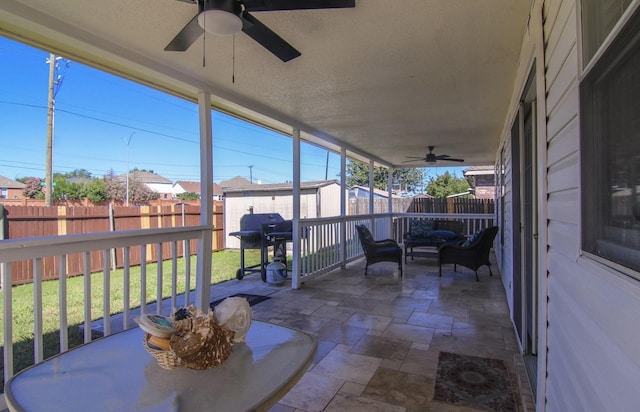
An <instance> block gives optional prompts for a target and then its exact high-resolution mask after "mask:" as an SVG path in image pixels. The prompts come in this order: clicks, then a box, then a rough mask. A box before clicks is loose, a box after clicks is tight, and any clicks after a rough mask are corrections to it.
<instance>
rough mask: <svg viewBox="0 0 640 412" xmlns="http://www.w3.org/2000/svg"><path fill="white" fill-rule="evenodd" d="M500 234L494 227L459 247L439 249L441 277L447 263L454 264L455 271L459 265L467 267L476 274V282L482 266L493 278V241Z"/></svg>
mask: <svg viewBox="0 0 640 412" xmlns="http://www.w3.org/2000/svg"><path fill="white" fill-rule="evenodd" d="M497 233H498V227H497V226H493V227H490V228H486V229H483V230H481V231H480V232H478V233H476V234H475V235H474V236H473V237H471V238H470V239H469V240H467V241H466V242H464V243H461V244H458V245H452V244H444V245H442V246H440V249H438V267H439V271H440V276H442V265H443V264H445V263H453V270H454V271H455V270H456V267H457V265H462V266H464V267H467V268H469V269H471V270H473V271H474V272H476V280H477V281H480V278H479V277H478V268H479V267H481V266H484V265H486V266H488V267H489V275H490V276H493V272H492V271H491V262H489V252H490V251H491V246H492V245H493V239H494V238H495V237H496V234H497Z"/></svg>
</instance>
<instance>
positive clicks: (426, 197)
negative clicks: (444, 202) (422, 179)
mask: <svg viewBox="0 0 640 412" xmlns="http://www.w3.org/2000/svg"><path fill="white" fill-rule="evenodd" d="M413 198H414V199H433V196H431V195H430V194H428V193H420V194H419V195H415V196H414V197H413Z"/></svg>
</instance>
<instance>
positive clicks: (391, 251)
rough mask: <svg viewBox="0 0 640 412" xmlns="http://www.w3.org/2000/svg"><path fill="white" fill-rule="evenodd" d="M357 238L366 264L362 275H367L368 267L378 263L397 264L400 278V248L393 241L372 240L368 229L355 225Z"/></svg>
mask: <svg viewBox="0 0 640 412" xmlns="http://www.w3.org/2000/svg"><path fill="white" fill-rule="evenodd" d="M356 230H357V232H358V238H359V239H360V244H361V245H362V249H363V250H364V255H365V257H366V260H367V263H366V266H365V267H364V274H365V276H366V275H367V270H368V269H369V265H373V264H374V263H379V262H397V263H398V270H400V276H402V248H401V247H400V245H398V243H397V242H396V241H395V240H393V239H385V240H374V239H373V236H372V235H371V232H370V231H369V229H368V228H367V227H366V226H364V225H356Z"/></svg>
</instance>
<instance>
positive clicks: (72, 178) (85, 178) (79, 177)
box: [66, 176, 91, 185]
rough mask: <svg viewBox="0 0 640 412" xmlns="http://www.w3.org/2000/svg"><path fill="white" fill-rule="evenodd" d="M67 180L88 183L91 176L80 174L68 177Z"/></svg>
mask: <svg viewBox="0 0 640 412" xmlns="http://www.w3.org/2000/svg"><path fill="white" fill-rule="evenodd" d="M66 181H67V182H69V183H77V184H79V185H80V184H89V183H91V178H88V177H82V176H76V177H70V178H68V179H66Z"/></svg>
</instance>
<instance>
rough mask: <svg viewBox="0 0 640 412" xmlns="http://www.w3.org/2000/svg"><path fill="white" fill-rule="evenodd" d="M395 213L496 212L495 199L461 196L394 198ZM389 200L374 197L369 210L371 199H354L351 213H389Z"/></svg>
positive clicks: (350, 204) (351, 203)
mask: <svg viewBox="0 0 640 412" xmlns="http://www.w3.org/2000/svg"><path fill="white" fill-rule="evenodd" d="M392 202H393V211H394V213H466V214H478V213H479V214H490V213H494V210H495V208H494V201H493V199H461V198H448V199H436V198H394V199H392ZM388 212H389V200H388V199H383V198H376V199H373V210H372V211H369V199H365V198H362V199H353V200H350V201H349V212H348V213H349V215H350V216H354V215H362V214H368V213H388Z"/></svg>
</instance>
